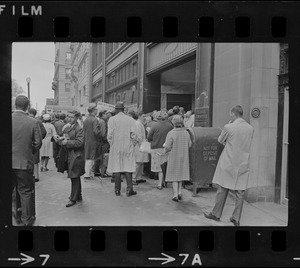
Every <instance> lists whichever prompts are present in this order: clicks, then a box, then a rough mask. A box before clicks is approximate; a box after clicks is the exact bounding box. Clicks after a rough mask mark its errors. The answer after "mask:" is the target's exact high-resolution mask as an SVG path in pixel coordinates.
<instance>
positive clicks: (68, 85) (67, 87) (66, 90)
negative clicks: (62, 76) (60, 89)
mask: <svg viewBox="0 0 300 268" xmlns="http://www.w3.org/2000/svg"><path fill="white" fill-rule="evenodd" d="M70 89H71V83H66V84H65V92H70Z"/></svg>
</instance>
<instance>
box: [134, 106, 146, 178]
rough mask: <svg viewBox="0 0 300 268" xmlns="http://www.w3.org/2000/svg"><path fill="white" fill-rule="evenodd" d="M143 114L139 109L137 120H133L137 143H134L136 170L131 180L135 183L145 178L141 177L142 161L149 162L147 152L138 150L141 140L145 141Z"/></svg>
mask: <svg viewBox="0 0 300 268" xmlns="http://www.w3.org/2000/svg"><path fill="white" fill-rule="evenodd" d="M144 123H145V114H144V113H143V112H142V111H140V112H139V113H138V114H137V120H136V121H135V124H136V129H137V144H136V145H135V162H136V171H135V173H134V178H133V181H134V182H136V183H143V182H146V180H144V179H142V175H143V170H144V163H148V162H149V154H148V153H142V152H140V147H141V145H142V142H144V141H146V130H145V126H144Z"/></svg>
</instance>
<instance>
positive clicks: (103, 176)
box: [101, 173, 111, 178]
mask: <svg viewBox="0 0 300 268" xmlns="http://www.w3.org/2000/svg"><path fill="white" fill-rule="evenodd" d="M101 177H102V178H107V177H111V176H109V175H108V174H106V173H104V174H102V175H101Z"/></svg>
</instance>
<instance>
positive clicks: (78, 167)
mask: <svg viewBox="0 0 300 268" xmlns="http://www.w3.org/2000/svg"><path fill="white" fill-rule="evenodd" d="M79 116H80V113H79V112H77V111H73V112H72V113H70V114H69V117H68V118H69V123H70V124H69V125H68V126H67V127H66V128H65V129H64V131H63V137H62V138H61V137H58V136H56V137H55V141H56V142H57V143H58V144H59V145H61V147H62V148H61V150H63V149H65V150H66V152H67V154H66V155H65V156H66V159H62V156H60V159H59V162H60V161H61V162H62V163H64V161H67V165H64V164H63V168H62V169H60V170H59V171H60V172H64V170H65V169H66V168H67V171H68V178H70V179H71V194H70V197H69V202H68V203H67V204H66V207H71V206H74V205H75V204H76V203H77V202H78V201H82V193H81V191H82V190H81V180H80V176H82V175H83V174H84V133H83V129H82V128H81V127H80V125H79V124H78V122H77V120H78V118H79ZM58 166H59V167H60V165H58Z"/></svg>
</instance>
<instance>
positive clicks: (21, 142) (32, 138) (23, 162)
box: [12, 95, 42, 226]
mask: <svg viewBox="0 0 300 268" xmlns="http://www.w3.org/2000/svg"><path fill="white" fill-rule="evenodd" d="M15 107H16V110H15V111H14V112H13V114H12V192H13V196H12V211H13V215H14V217H15V218H16V220H17V223H22V224H23V225H25V226H32V225H33V224H34V222H35V219H36V217H35V202H34V200H35V185H34V179H33V170H34V154H35V152H36V151H38V150H39V149H40V148H41V146H42V133H41V129H40V127H39V125H38V121H37V120H35V119H33V118H31V117H29V116H28V115H27V114H26V111H27V109H28V107H29V99H28V98H27V97H26V96H23V95H19V96H17V97H16V99H15ZM16 192H18V194H19V196H20V205H21V217H20V218H19V217H18V213H17V203H16Z"/></svg>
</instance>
